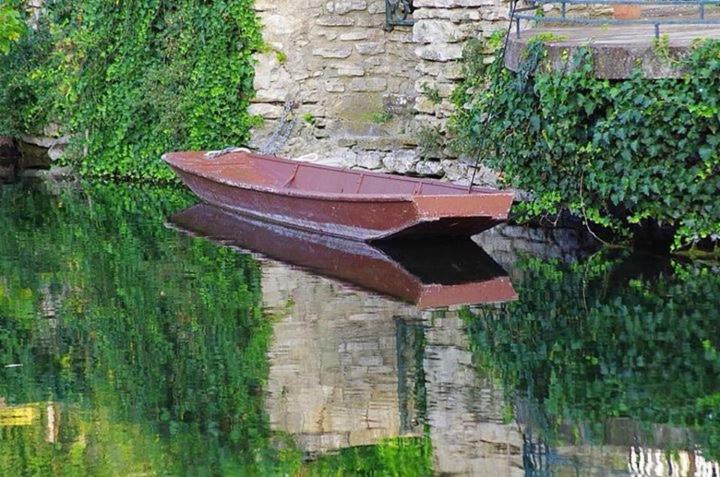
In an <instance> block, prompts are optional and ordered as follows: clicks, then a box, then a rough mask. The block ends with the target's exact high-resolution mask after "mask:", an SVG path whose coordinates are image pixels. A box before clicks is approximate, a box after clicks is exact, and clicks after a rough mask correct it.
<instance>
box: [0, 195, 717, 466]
mask: <svg viewBox="0 0 720 477" xmlns="http://www.w3.org/2000/svg"><path fill="white" fill-rule="evenodd" d="M192 203H193V202H192V199H191V198H189V197H188V196H186V195H183V194H182V193H179V192H176V191H171V190H153V189H150V190H147V189H138V188H130V187H125V186H113V185H105V186H92V187H87V188H85V189H83V190H68V188H63V189H62V190H58V191H53V190H48V189H46V188H45V187H40V186H27V185H15V186H5V187H2V188H0V469H1V470H0V473H2V475H18V476H22V475H73V476H74V475H303V476H312V475H336V476H337V475H398V476H400V475H409V476H413V475H480V476H485V475H490V476H493V477H501V476H523V475H527V476H545V475H548V476H549V475H553V476H554V475H558V476H566V475H567V476H585V475H658V476H662V475H672V476H676V475H698V476H712V475H718V464H717V461H718V460H719V459H720V412H719V411H720V354H719V352H718V347H719V346H720V310H719V308H720V306H719V305H720V276H719V275H718V271H719V270H718V268H717V267H716V266H715V265H713V264H702V263H684V262H680V261H672V260H669V259H665V258H657V257H648V256H638V255H634V256H632V255H628V254H626V253H620V252H607V251H601V252H592V251H590V250H588V249H587V247H586V245H587V244H586V243H584V241H583V240H581V238H580V237H578V236H577V234H575V233H572V232H562V231H560V232H556V233H554V234H553V235H552V236H550V235H548V234H545V233H541V232H536V231H531V230H524V229H518V228H505V229H500V230H496V231H493V232H491V233H489V234H486V235H484V236H483V237H482V238H481V239H480V242H481V243H482V244H483V247H484V249H485V251H486V252H487V253H488V254H489V255H490V256H491V257H492V258H493V259H494V262H493V260H490V261H489V262H488V261H487V260H485V259H482V258H478V259H477V260H475V259H474V258H473V260H464V261H463V260H462V259H457V257H455V259H452V258H446V255H443V254H442V253H440V252H437V253H435V252H433V251H425V252H423V253H421V254H420V255H421V256H422V255H423V254H424V255H425V256H426V257H428V258H429V257H432V256H439V257H442V260H440V261H439V262H441V263H445V264H451V265H452V266H449V267H445V268H444V269H442V270H441V272H442V273H440V272H438V271H437V270H435V271H433V270H434V269H433V270H429V268H433V267H427V266H426V265H427V263H432V262H431V261H423V260H421V261H420V263H419V264H418V262H417V260H416V261H414V262H413V261H412V260H411V259H408V257H407V255H409V253H408V252H405V253H399V255H398V252H397V251H396V252H393V253H390V252H388V251H384V252H383V253H382V254H380V255H377V254H376V252H372V251H367V250H363V251H360V252H358V253H359V254H360V255H362V254H363V253H365V255H364V257H365V258H363V259H362V260H360V261H357V259H356V258H353V257H356V256H357V255H358V254H355V255H352V254H351V256H350V258H348V257H347V256H345V255H343V256H342V257H339V258H338V256H337V255H332V254H330V255H322V256H320V257H319V261H318V260H316V261H315V262H313V263H308V262H307V260H311V261H312V256H313V254H309V255H308V254H305V253H303V252H302V250H306V249H307V247H309V246H310V245H308V244H307V243H305V244H301V245H299V244H298V243H291V242H285V241H283V239H282V238H277V237H275V238H272V239H271V238H268V237H267V236H260V237H258V236H253V237H255V239H256V243H255V246H256V248H257V247H259V248H264V249H267V250H263V251H265V252H266V254H267V253H268V250H271V251H272V252H273V253H270V255H274V256H276V257H277V256H278V255H280V256H281V258H282V253H286V252H287V250H293V247H295V249H294V250H297V256H298V257H305V258H303V259H302V260H300V259H298V260H296V262H298V261H300V262H302V263H300V264H301V265H303V266H304V267H305V268H299V267H296V266H293V265H289V264H287V263H285V262H281V261H278V260H273V259H269V258H264V257H263V256H260V255H257V254H251V253H247V252H242V251H238V250H237V249H236V248H235V247H234V246H231V245H243V244H245V245H247V241H245V242H243V240H244V239H243V238H242V237H240V238H239V240H233V237H232V233H236V232H237V230H220V229H218V228H217V227H219V225H218V224H217V223H215V225H214V227H215V229H214V230H212V231H211V232H212V233H208V234H207V235H212V236H213V237H214V238H215V241H210V240H208V239H206V238H203V237H202V236H199V235H202V230H200V229H203V227H206V226H209V225H212V224H210V223H209V222H208V221H207V220H205V219H203V220H201V221H200V223H199V224H198V223H196V224H195V226H194V227H189V226H188V225H187V223H185V224H184V225H185V226H184V227H183V226H178V224H177V223H175V224H174V225H173V224H170V223H168V218H169V217H171V216H173V214H176V213H177V212H179V211H182V210H184V209H186V207H189V206H190V205H192ZM175 217H176V218H177V216H175ZM176 222H177V220H176ZM196 222H197V221H196ZM178 229H190V230H192V232H194V234H195V235H194V236H191V235H188V234H187V233H184V232H182V231H180V230H178ZM231 229H232V227H231ZM245 233H246V234H247V231H246V232H245ZM235 238H237V237H235ZM218 240H221V241H222V242H223V243H224V245H220V244H218V243H217V241H218ZM288 240H289V239H288ZM231 242H232V243H231ZM263 242H264V243H263ZM312 246H317V244H315V245H312ZM323 246H325V245H323ZM283 250H285V252H283ZM255 251H258V250H255ZM443 253H445V252H443ZM463 253H465V252H463ZM315 255H316V256H317V255H318V254H315ZM341 255H342V254H341ZM416 255H417V254H416ZM308 256H309V257H310V258H308ZM465 256H472V257H475V252H470V254H469V255H467V254H466V255H465ZM367 257H371V259H372V260H370V259H368V258H367ZM378 257H380V258H378ZM383 257H384V258H383ZM387 257H390V259H389V260H387V259H386V258H387ZM478 257H479V255H478ZM410 258H412V257H410ZM396 259H397V260H398V264H397V265H395V264H394V261H395V260H396ZM303 260H304V261H303ZM368 260H370V261H368ZM453 260H455V261H453ZM483 260H485V261H484V262H483ZM469 261H472V262H473V264H474V265H473V267H474V268H473V267H471V268H470V269H469V270H468V269H467V262H469ZM370 262H372V263H370ZM495 262H497V263H495ZM423 264H425V266H424V265H423ZM480 264H484V265H482V267H480ZM307 267H310V269H312V270H316V271H314V272H313V271H309V269H308V268H307ZM333 267H335V270H334V272H333ZM349 267H355V269H357V270H372V271H375V272H377V273H375V275H377V274H381V276H382V277H387V280H386V281H389V280H393V281H394V283H385V284H383V283H382V280H380V281H379V282H378V281H377V280H375V281H373V280H372V276H375V275H373V274H369V275H371V277H370V278H368V277H365V278H364V279H363V280H364V281H363V282H362V285H364V286H365V287H368V286H369V287H370V288H373V289H375V290H376V291H375V292H372V291H366V290H365V289H363V288H361V287H358V286H357V285H352V284H349V283H346V282H343V281H339V280H335V279H330V278H326V277H324V276H322V275H321V274H319V273H318V272H317V270H320V271H321V273H323V274H326V275H327V274H330V275H335V276H338V275H340V276H347V275H348V268H349ZM363 267H365V268H363ZM367 267H370V268H367ZM372 267H380V268H372ZM383 267H384V268H383ZM423 267H424V268H423ZM478 268H484V269H485V272H484V273H483V271H482V270H478ZM449 269H456V270H457V271H456V273H455V276H453V273H450V272H449V271H448V270H449ZM503 269H504V270H505V271H503ZM377 270H380V271H379V272H378V271H377ZM353 274H354V275H355V276H358V275H362V273H352V274H351V275H353ZM473 274H476V276H475V278H473V276H472V275H473ZM413 277H415V278H416V280H415V279H414V278H413ZM418 277H419V278H418ZM438 277H440V278H438ZM413 280H415V281H413ZM433 280H435V281H433ZM438 280H439V282H440V283H443V284H444V285H443V287H440V288H437V287H427V286H426V284H427V283H426V282H430V283H435V282H437V281H438ZM473 280H474V281H473ZM361 281H362V280H361ZM400 282H402V283H403V286H402V287H399V286H396V285H397V283H400ZM468 283H470V285H468ZM510 283H512V284H510ZM478 287H480V288H478ZM483 287H484V288H483ZM498 287H499V288H498ZM508 287H511V288H510V291H511V293H508ZM377 290H380V291H384V292H385V293H378V292H377ZM403 290H404V291H403ZM468 290H471V291H472V292H473V293H475V295H473V296H474V297H475V298H474V299H475V301H476V302H483V303H480V304H477V305H474V306H470V307H467V306H449V307H448V306H446V307H441V308H437V307H432V306H428V304H431V305H432V304H433V303H434V304H437V303H440V302H442V301H443V300H445V302H447V303H445V304H449V303H450V302H452V301H453V297H455V298H454V299H456V301H457V300H460V299H462V298H463V297H466V296H468V295H462V293H468ZM478 290H480V292H478ZM498 290H500V295H498ZM461 292H462V293H461ZM388 293H389V295H392V296H388ZM515 294H517V295H515ZM393 296H394V297H395V298H393ZM397 297H400V298H401V299H398V298H397ZM428 297H429V298H428ZM423 300H424V301H423ZM408 301H410V303H408Z"/></svg>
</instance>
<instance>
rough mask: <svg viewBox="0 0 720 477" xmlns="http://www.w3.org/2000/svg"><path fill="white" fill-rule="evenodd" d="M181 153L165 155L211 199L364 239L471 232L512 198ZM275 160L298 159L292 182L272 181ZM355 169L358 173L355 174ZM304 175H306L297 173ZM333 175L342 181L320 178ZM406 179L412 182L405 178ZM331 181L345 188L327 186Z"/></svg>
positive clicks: (269, 218) (494, 218) (502, 214)
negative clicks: (349, 188)
mask: <svg viewBox="0 0 720 477" xmlns="http://www.w3.org/2000/svg"><path fill="white" fill-rule="evenodd" d="M180 154H181V155H166V157H165V159H166V161H167V162H168V163H169V164H170V166H171V167H172V168H173V169H174V170H175V171H176V173H177V174H178V175H179V177H180V178H181V179H182V180H183V182H184V183H185V184H186V185H187V186H188V187H189V188H190V189H191V190H192V191H193V192H194V193H195V194H196V195H198V196H199V197H200V198H201V199H203V200H204V201H206V202H208V203H210V204H213V205H217V206H219V207H223V208H226V209H231V210H233V211H234V212H236V213H240V214H242V215H245V216H248V217H251V218H255V219H259V220H263V221H266V222H271V223H277V224H282V225H285V226H290V227H294V228H297V229H301V230H307V231H312V232H321V233H323V234H327V235H331V236H335V237H342V238H349V239H352V240H359V241H366V242H370V241H378V240H387V239H391V238H398V237H405V238H407V237H429V236H471V235H474V234H477V233H480V232H482V231H484V230H487V229H488V228H491V227H493V226H495V225H497V224H498V223H500V222H503V221H504V220H506V218H507V214H508V211H509V209H510V206H511V205H512V200H513V196H512V194H511V193H505V192H498V191H478V192H475V193H472V194H469V193H467V192H465V193H460V191H459V190H458V189H457V188H456V186H451V185H446V184H442V183H441V184H440V185H438V184H436V183H437V182H438V181H420V180H417V179H412V180H408V179H406V178H399V179H396V178H395V177H392V176H387V175H384V174H372V173H362V174H358V173H357V172H355V171H343V170H339V169H333V168H326V167H323V166H317V165H312V164H301V163H293V162H292V161H285V160H282V159H277V158H265V157H262V156H252V155H247V156H246V157H247V158H248V161H247V162H248V163H251V164H252V161H253V160H255V161H258V162H259V161H266V162H269V163H270V166H266V165H265V164H264V163H263V165H262V166H257V169H259V170H261V169H260V168H261V167H266V168H267V169H269V171H270V172H268V171H266V170H262V174H260V173H256V172H255V170H254V169H253V167H254V166H250V167H248V166H247V165H246V163H244V162H242V159H243V158H242V157H240V158H237V157H234V158H229V159H226V160H225V161H222V160H214V161H209V160H205V159H202V156H197V155H191V156H187V155H185V156H183V155H182V154H188V153H180ZM258 158H259V159H258ZM275 161H279V164H278V166H277V167H278V168H280V167H286V166H287V165H289V164H297V165H296V166H295V169H294V176H291V177H290V180H289V181H287V184H282V181H280V182H277V183H272V182H270V183H268V182H269V181H270V179H268V177H266V176H267V175H269V174H270V173H273V174H275V176H278V177H282V174H281V173H276V170H275V169H273V167H276V166H275V164H274V162H275ZM299 167H303V168H312V169H317V171H315V170H313V171H312V172H314V173H315V172H316V173H317V178H313V176H312V175H308V177H307V178H305V176H298V174H297V170H298V168H299ZM238 170H239V172H237V171H238ZM288 172H289V171H288ZM263 174H265V175H263ZM323 174H324V175H325V176H327V177H323ZM330 174H344V175H342V176H337V177H335V176H331V175H330ZM233 175H235V176H239V178H237V179H236V178H235V177H234V176H233ZM288 175H289V173H288ZM275 176H273V180H274V178H275ZM346 176H349V177H346ZM355 176H358V177H359V178H358V179H355ZM248 177H250V179H248ZM299 177H300V178H302V179H303V180H304V181H306V182H302V181H299V180H297V179H298V178H299ZM367 177H369V178H371V179H366V178H367ZM378 177H379V179H381V180H382V181H385V182H388V183H387V184H383V183H382V182H378V185H376V184H374V183H373V182H371V180H374V179H376V178H378ZM333 180H334V181H335V182H336V183H337V184H339V185H334V184H330V185H327V184H324V183H323V182H322V181H328V182H330V181H333ZM353 180H356V181H357V182H359V183H361V182H362V181H363V180H365V181H366V184H369V185H367V186H366V187H367V190H362V187H363V185H362V184H360V185H358V186H357V189H358V190H359V191H360V193H346V192H344V191H343V190H342V188H343V187H344V185H342V184H343V181H344V182H345V183H347V182H351V181H353ZM253 181H255V182H253ZM313 181H317V182H313ZM409 181H412V183H411V184H408V182H409ZM290 183H292V184H291V185H289V184H290ZM396 186H397V188H398V189H402V188H405V189H408V188H409V187H414V188H415V189H416V190H420V191H421V190H422V189H423V187H424V188H426V190H430V189H431V188H432V187H435V188H436V189H437V190H438V191H439V192H441V193H440V194H432V193H430V194H428V193H412V192H408V191H406V192H402V191H401V192H400V193H393V190H392V189H393V188H394V187H396ZM332 187H339V188H340V190H339V191H337V192H334V191H332V190H330V191H328V190H324V189H331V188H332ZM383 188H385V189H383Z"/></svg>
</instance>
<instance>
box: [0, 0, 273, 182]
mask: <svg viewBox="0 0 720 477" xmlns="http://www.w3.org/2000/svg"><path fill="white" fill-rule="evenodd" d="M46 6H47V14H46V15H45V17H44V18H43V19H42V21H41V25H40V26H39V28H38V30H37V31H34V32H30V33H29V34H28V35H26V37H25V38H24V39H23V40H22V44H21V45H18V47H17V48H13V51H12V52H11V54H10V55H8V56H7V57H5V58H0V92H1V93H0V118H3V117H4V119H0V134H17V133H23V132H37V131H38V130H40V129H42V128H43V127H44V126H46V125H47V124H48V123H50V122H58V123H60V124H62V125H64V126H66V127H67V128H68V131H67V132H69V133H71V134H73V135H74V142H73V145H74V148H73V149H71V152H73V151H74V154H72V153H71V154H70V155H69V156H70V157H69V158H68V159H67V160H68V162H71V163H74V164H75V165H76V166H77V167H78V168H79V170H80V172H81V173H82V174H84V175H86V176H96V177H106V178H122V179H131V180H140V179H142V180H151V181H157V182H163V181H169V180H172V177H173V176H172V174H171V173H170V171H169V170H168V169H167V168H166V167H164V165H163V164H162V163H161V161H160V156H161V155H162V153H164V152H166V151H169V150H177V149H208V148H221V147H225V146H228V145H232V144H242V143H243V142H244V141H246V140H247V138H248V131H249V129H250V127H251V126H252V125H253V124H254V122H255V119H254V118H253V117H252V116H250V115H249V114H248V112H247V107H248V105H249V101H250V99H251V97H252V95H253V87H252V85H253V76H254V68H253V63H252V61H253V60H252V54H253V53H254V51H256V50H257V49H258V48H259V47H260V46H261V36H260V33H259V25H258V22H257V18H256V16H255V13H254V10H253V2H252V0H228V1H221V2H210V3H208V2H200V3H198V2H193V1H190V0H182V1H169V0H155V1H152V2H145V1H142V2H141V1H136V0H134V1H129V2H120V3H118V2H106V1H102V0H90V1H87V2H74V1H71V0H51V1H49V2H47V5H46ZM81 151H82V152H83V154H80V152H81ZM81 156H82V158H81Z"/></svg>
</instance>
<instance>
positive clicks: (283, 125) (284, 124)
mask: <svg viewBox="0 0 720 477" xmlns="http://www.w3.org/2000/svg"><path fill="white" fill-rule="evenodd" d="M296 107H297V103H296V102H295V101H291V100H288V101H286V102H285V107H284V109H283V117H282V118H281V119H280V120H279V123H278V125H277V126H276V127H275V130H274V131H273V133H272V134H271V135H270V137H269V138H268V140H267V142H266V143H265V145H264V146H262V147H261V148H260V149H259V152H260V154H265V155H274V154H276V153H277V152H278V151H279V150H280V148H281V147H282V146H284V145H285V143H287V141H288V139H290V135H291V134H292V131H293V129H295V125H296V124H297V121H298V118H297V117H296V115H295V114H294V112H293V111H294V110H295V108H296ZM235 152H253V151H252V149H249V148H247V147H237V146H230V147H226V148H225V149H220V150H218V151H208V152H207V153H205V159H208V160H213V159H217V158H219V157H222V156H226V155H228V154H233V153H235Z"/></svg>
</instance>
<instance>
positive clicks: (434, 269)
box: [170, 204, 517, 308]
mask: <svg viewBox="0 0 720 477" xmlns="http://www.w3.org/2000/svg"><path fill="white" fill-rule="evenodd" d="M170 222H171V223H172V225H173V226H175V227H176V228H179V229H180V230H182V231H185V232H189V233H192V234H197V235H201V236H204V237H206V238H209V239H211V240H214V241H217V242H220V243H223V244H225V245H232V246H235V247H239V248H241V249H246V250H249V251H252V252H258V253H261V254H263V255H265V256H267V257H270V258H273V259H276V260H280V261H283V262H287V263H290V264H292V265H295V266H299V267H302V268H306V269H309V270H312V271H313V272H315V273H319V274H321V275H325V276H328V277H332V278H338V279H341V280H343V281H347V282H350V283H352V284H355V285H358V286H361V287H363V288H366V289H369V290H373V291H376V292H380V293H383V294H385V295H389V296H392V297H394V298H398V299H401V300H403V301H406V302H410V303H413V304H415V305H416V306H417V307H419V308H437V307H446V306H451V305H467V304H480V303H502V302H507V301H512V300H515V299H517V295H516V293H515V290H514V289H513V286H512V283H511V281H510V279H509V277H508V276H507V273H506V272H505V270H503V269H502V267H500V265H498V264H497V263H496V262H495V261H494V260H493V259H492V258H490V256H488V255H487V254H486V253H485V252H484V251H483V250H482V249H481V248H480V247H479V246H478V245H477V244H475V242H473V241H472V240H470V239H469V238H465V239H460V238H444V239H441V240H422V241H419V240H418V241H415V240H408V241H399V242H397V241H396V242H385V243H381V244H375V245H369V244H367V243H363V242H355V241H351V240H344V239H340V238H335V237H328V236H325V235H320V234H313V233H307V232H302V231H299V230H295V229H288V228H285V227H282V226H278V225H273V224H268V223H265V222H259V221H255V220H252V219H249V218H246V217H243V216H240V215H236V214H234V213H232V212H228V211H226V210H224V209H220V208H218V207H215V206H212V205H207V204H199V205H195V206H193V207H190V208H188V209H186V210H184V211H182V212H179V213H178V214H176V215H174V216H173V217H171V219H170Z"/></svg>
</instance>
